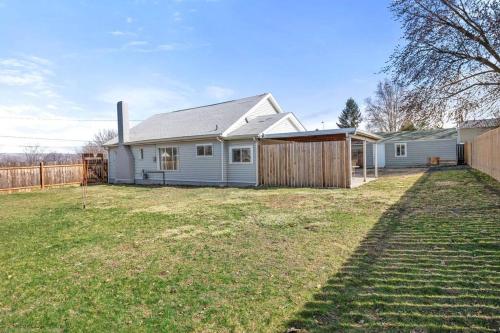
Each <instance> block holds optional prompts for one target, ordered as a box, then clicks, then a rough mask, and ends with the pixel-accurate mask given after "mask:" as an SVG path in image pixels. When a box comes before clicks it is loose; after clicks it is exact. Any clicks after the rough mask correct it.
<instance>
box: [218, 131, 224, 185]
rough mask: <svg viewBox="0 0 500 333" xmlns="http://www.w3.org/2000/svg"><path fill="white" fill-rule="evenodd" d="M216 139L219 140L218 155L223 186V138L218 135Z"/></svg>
mask: <svg viewBox="0 0 500 333" xmlns="http://www.w3.org/2000/svg"><path fill="white" fill-rule="evenodd" d="M217 141H219V142H220V156H221V163H220V165H221V170H222V171H221V182H222V185H223V186H224V185H225V181H224V140H223V139H222V137H220V136H218V137H217Z"/></svg>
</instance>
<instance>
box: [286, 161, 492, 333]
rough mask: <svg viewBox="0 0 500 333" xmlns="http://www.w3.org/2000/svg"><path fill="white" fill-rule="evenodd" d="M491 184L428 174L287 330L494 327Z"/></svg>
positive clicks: (470, 174)
mask: <svg viewBox="0 0 500 333" xmlns="http://www.w3.org/2000/svg"><path fill="white" fill-rule="evenodd" d="M494 182H495V181H494V180H492V179H488V178H485V177H484V176H482V175H481V174H479V173H478V172H476V171H472V170H457V171H434V172H428V173H426V174H424V176H422V177H421V178H420V179H419V180H418V182H417V183H416V184H415V185H414V186H412V188H410V189H409V190H408V191H407V192H406V193H405V195H404V196H403V197H402V198H401V200H400V201H398V203H396V204H395V205H393V206H392V207H391V208H390V209H389V210H388V211H386V212H385V214H384V215H383V216H382V217H381V218H380V220H379V222H378V223H377V225H376V226H375V227H374V228H373V229H372V230H371V231H370V233H369V234H368V235H367V237H366V238H365V240H364V241H363V242H362V243H361V244H360V246H359V247H358V249H357V250H356V252H355V253H354V254H353V256H352V257H351V258H350V259H349V260H348V261H347V262H346V263H345V264H344V266H343V267H342V268H341V270H340V271H339V272H338V273H337V274H336V275H335V276H333V277H332V278H331V279H330V280H329V281H328V282H327V283H326V285H325V286H324V287H323V288H322V289H321V290H320V291H319V292H318V293H317V294H316V295H314V298H313V301H311V302H309V303H307V304H306V305H305V306H304V308H303V309H302V311H301V312H299V313H298V314H296V316H295V318H294V319H293V320H291V321H289V322H288V323H287V327H289V328H290V329H289V331H290V332H295V331H299V332H302V331H303V332H332V331H340V332H345V331H360V332H366V331H369V332H374V331H375V332H377V331H391V332H433V331H436V332H442V331H467V332H481V331H498V329H499V326H500V274H499V273H500V244H499V239H500V219H499V216H500V197H499V195H498V192H497V190H498V188H499V187H498V183H497V184H495V183H494ZM491 184H493V187H492V186H491Z"/></svg>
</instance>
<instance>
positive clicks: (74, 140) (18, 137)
mask: <svg viewBox="0 0 500 333" xmlns="http://www.w3.org/2000/svg"><path fill="white" fill-rule="evenodd" d="M0 138H9V139H28V140H50V141H68V142H69V141H73V142H88V141H89V140H77V139H55V138H39V137H29V136H15V135H0Z"/></svg>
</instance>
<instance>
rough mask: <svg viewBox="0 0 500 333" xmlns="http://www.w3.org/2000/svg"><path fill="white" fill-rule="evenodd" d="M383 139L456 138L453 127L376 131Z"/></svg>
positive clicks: (455, 131)
mask: <svg viewBox="0 0 500 333" xmlns="http://www.w3.org/2000/svg"><path fill="white" fill-rule="evenodd" d="M376 134H377V135H380V136H381V137H382V138H383V139H382V140H381V142H382V141H419V140H439V139H456V138H457V130H456V129H455V128H439V129H432V130H423V131H404V132H390V133H387V132H379V133H376Z"/></svg>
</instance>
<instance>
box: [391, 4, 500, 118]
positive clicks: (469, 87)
mask: <svg viewBox="0 0 500 333" xmlns="http://www.w3.org/2000/svg"><path fill="white" fill-rule="evenodd" d="M390 8H391V10H392V12H393V13H394V14H395V16H396V18H397V20H399V21H400V22H401V24H402V28H403V33H404V40H405V43H404V45H403V46H400V47H398V48H396V50H395V51H394V53H393V55H392V56H391V58H390V62H389V66H388V67H387V68H386V71H387V72H391V73H392V74H393V77H394V79H395V80H396V81H397V82H398V84H400V85H402V86H405V87H411V90H412V94H413V103H416V104H418V105H420V107H423V108H425V109H428V110H432V112H435V113H436V112H437V113H441V114H443V115H446V116H447V117H448V118H451V119H454V120H457V121H460V120H463V119H465V118H467V117H470V116H473V115H474V116H476V115H479V116H491V115H493V116H495V117H498V116H500V2H499V1H497V0H393V1H392V4H391V7H390Z"/></svg>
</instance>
